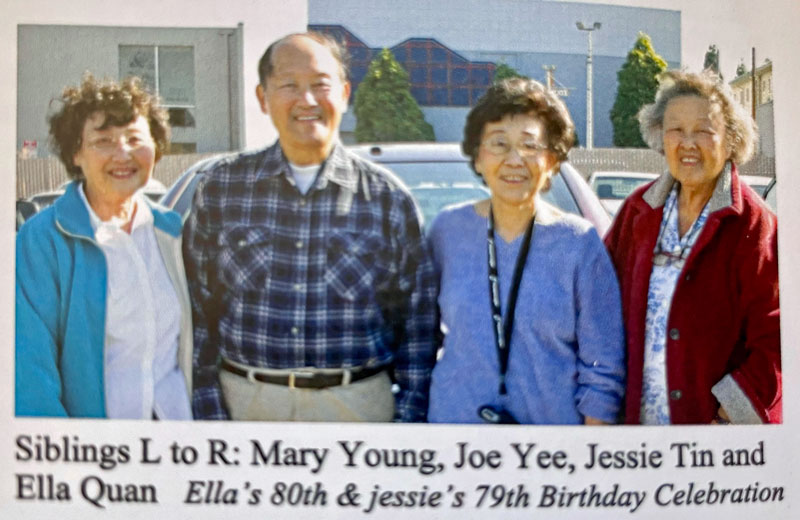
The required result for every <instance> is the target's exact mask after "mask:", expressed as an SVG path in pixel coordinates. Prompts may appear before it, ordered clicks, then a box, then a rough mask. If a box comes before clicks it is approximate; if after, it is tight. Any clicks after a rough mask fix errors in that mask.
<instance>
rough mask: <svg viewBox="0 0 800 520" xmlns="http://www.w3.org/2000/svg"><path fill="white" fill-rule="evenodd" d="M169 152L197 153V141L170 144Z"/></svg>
mask: <svg viewBox="0 0 800 520" xmlns="http://www.w3.org/2000/svg"><path fill="white" fill-rule="evenodd" d="M167 153H169V154H175V155H177V154H182V153H197V143H176V142H175V141H173V142H171V143H170V144H169V151H168V152H167Z"/></svg>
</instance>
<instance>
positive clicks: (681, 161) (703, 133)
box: [663, 95, 729, 191]
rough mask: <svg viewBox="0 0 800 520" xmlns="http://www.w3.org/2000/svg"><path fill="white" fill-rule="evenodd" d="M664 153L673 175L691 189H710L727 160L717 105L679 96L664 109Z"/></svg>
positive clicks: (705, 100) (723, 127)
mask: <svg viewBox="0 0 800 520" xmlns="http://www.w3.org/2000/svg"><path fill="white" fill-rule="evenodd" d="M663 130H664V157H665V158H666V160H667V166H668V167H669V171H670V173H671V174H672V176H673V177H674V178H675V180H677V181H678V182H680V183H681V186H685V187H687V188H689V189H693V190H704V191H713V189H714V186H715V185H716V180H717V177H718V176H719V174H720V172H721V171H722V169H723V168H724V167H725V161H727V160H728V157H729V153H728V146H727V140H726V133H725V120H724V118H723V116H722V112H721V110H720V107H719V106H718V105H717V104H714V103H711V102H709V101H708V100H707V99H705V98H702V97H700V96H693V95H689V96H680V97H676V98H675V99H673V100H671V101H670V102H669V103H668V104H667V108H666V110H665V111H664V123H663Z"/></svg>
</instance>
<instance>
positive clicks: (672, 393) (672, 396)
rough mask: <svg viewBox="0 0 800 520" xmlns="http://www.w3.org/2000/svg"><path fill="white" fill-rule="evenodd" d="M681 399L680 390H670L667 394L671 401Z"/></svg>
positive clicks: (681, 393)
mask: <svg viewBox="0 0 800 520" xmlns="http://www.w3.org/2000/svg"><path fill="white" fill-rule="evenodd" d="M681 397H683V392H681V391H680V390H672V391H670V393H669V398H670V399H672V400H673V401H677V400H678V399H680V398H681Z"/></svg>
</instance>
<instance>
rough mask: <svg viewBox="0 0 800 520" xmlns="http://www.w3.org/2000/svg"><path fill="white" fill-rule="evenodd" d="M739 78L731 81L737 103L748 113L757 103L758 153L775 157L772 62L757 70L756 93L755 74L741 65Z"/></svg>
mask: <svg viewBox="0 0 800 520" xmlns="http://www.w3.org/2000/svg"><path fill="white" fill-rule="evenodd" d="M736 72H737V76H736V77H735V78H734V79H733V80H731V81H730V83H729V85H730V86H731V90H733V96H734V97H735V98H736V101H738V102H739V103H741V104H742V106H744V107H745V108H746V109H747V111H748V112H751V111H752V107H753V104H754V102H755V112H756V113H755V116H756V118H755V119H756V124H757V125H758V149H757V152H758V153H760V154H762V155H764V156H766V157H772V158H774V157H775V118H774V112H773V97H772V61H770V60H769V59H767V60H765V61H764V64H763V65H761V66H759V67H756V70H755V92H754V91H753V83H754V82H753V72H752V71H747V69H746V68H745V66H744V65H743V64H742V65H739V67H738V68H737V70H736Z"/></svg>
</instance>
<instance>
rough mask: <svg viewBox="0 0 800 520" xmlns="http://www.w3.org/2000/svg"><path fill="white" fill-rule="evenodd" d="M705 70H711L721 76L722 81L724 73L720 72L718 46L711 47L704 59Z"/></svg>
mask: <svg viewBox="0 0 800 520" xmlns="http://www.w3.org/2000/svg"><path fill="white" fill-rule="evenodd" d="M703 70H710V71H712V72H714V73H715V74H716V75H717V76H719V80H720V81H722V73H721V72H720V71H719V49H718V48H717V46H716V45H709V46H708V50H707V51H706V55H705V58H704V59H703Z"/></svg>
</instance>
